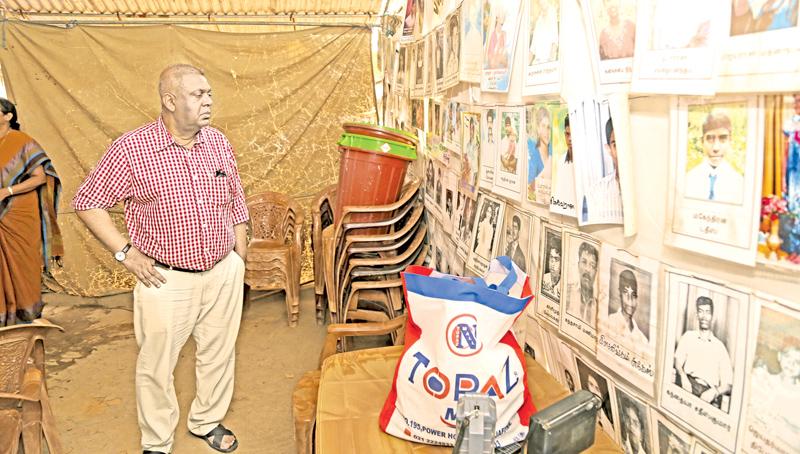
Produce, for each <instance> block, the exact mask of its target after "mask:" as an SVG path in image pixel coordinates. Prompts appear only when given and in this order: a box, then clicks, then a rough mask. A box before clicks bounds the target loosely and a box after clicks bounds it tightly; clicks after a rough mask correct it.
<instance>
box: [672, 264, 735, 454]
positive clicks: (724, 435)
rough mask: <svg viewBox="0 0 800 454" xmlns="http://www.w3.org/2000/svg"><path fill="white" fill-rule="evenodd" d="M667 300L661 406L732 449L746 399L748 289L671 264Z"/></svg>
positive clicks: (718, 442) (709, 437) (727, 448)
mask: <svg viewBox="0 0 800 454" xmlns="http://www.w3.org/2000/svg"><path fill="white" fill-rule="evenodd" d="M666 300H667V301H666V303H667V312H668V313H667V323H666V328H665V329H666V342H665V351H664V355H663V357H664V358H663V359H664V362H663V365H662V367H661V372H662V373H661V387H660V389H661V399H660V400H661V407H662V408H663V409H664V410H665V411H667V412H669V413H670V414H671V415H673V416H675V417H676V418H678V419H679V420H680V421H682V422H683V423H685V424H686V425H688V426H689V427H692V428H693V429H694V430H696V431H698V432H700V433H703V434H705V435H706V436H707V437H708V439H709V440H714V441H715V442H716V443H717V444H719V445H720V446H721V447H722V448H724V449H726V450H729V451H733V449H734V447H735V446H736V441H737V434H738V430H739V420H740V416H741V410H742V403H743V400H744V399H743V392H744V373H745V370H746V369H747V364H745V355H746V346H747V338H748V334H747V328H748V325H747V320H748V315H749V303H750V295H749V294H748V293H744V292H741V291H738V290H736V289H733V288H730V287H727V286H724V285H721V284H715V283H713V282H712V281H711V280H708V279H704V278H699V277H695V276H689V275H687V274H684V273H683V272H680V271H677V270H668V271H667V273H666Z"/></svg>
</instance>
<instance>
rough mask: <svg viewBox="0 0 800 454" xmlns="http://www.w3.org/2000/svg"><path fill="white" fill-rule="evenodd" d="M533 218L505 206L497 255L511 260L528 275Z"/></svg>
mask: <svg viewBox="0 0 800 454" xmlns="http://www.w3.org/2000/svg"><path fill="white" fill-rule="evenodd" d="M532 223H533V216H532V215H530V214H528V213H526V212H524V211H522V210H521V209H519V208H517V207H515V206H513V205H507V206H506V213H505V220H504V222H503V231H502V233H503V236H502V239H501V241H500V245H501V247H500V250H499V251H498V255H505V256H508V257H510V258H511V260H512V261H513V262H514V264H515V265H517V266H518V267H519V269H520V270H522V271H524V272H525V273H527V274H528V275H530V274H531V273H532V270H530V269H529V265H530V255H531V251H532V248H531V224H532Z"/></svg>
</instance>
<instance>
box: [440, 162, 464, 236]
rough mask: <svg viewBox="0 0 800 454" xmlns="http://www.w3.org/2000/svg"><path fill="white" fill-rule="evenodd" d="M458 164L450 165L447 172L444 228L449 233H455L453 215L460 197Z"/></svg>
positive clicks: (443, 205) (442, 210) (442, 211)
mask: <svg viewBox="0 0 800 454" xmlns="http://www.w3.org/2000/svg"><path fill="white" fill-rule="evenodd" d="M456 167H457V166H450V167H449V168H448V169H447V173H446V174H445V183H444V196H443V200H442V206H441V207H440V210H441V213H442V229H443V230H444V232H445V233H446V234H448V235H451V234H452V233H453V217H454V214H455V207H456V203H457V202H458V201H457V200H456V199H457V197H458V186H459V176H458V169H457V168H456Z"/></svg>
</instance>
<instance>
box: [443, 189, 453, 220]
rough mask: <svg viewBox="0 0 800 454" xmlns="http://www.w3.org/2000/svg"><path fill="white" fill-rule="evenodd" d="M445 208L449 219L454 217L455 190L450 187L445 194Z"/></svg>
mask: <svg viewBox="0 0 800 454" xmlns="http://www.w3.org/2000/svg"><path fill="white" fill-rule="evenodd" d="M444 210H445V215H446V216H447V219H452V218H453V190H452V189H450V188H448V189H447V190H446V191H445V195H444Z"/></svg>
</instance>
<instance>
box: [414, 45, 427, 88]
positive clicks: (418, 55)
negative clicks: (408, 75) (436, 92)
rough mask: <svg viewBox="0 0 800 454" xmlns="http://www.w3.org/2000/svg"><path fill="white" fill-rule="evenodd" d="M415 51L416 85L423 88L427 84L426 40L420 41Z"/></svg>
mask: <svg viewBox="0 0 800 454" xmlns="http://www.w3.org/2000/svg"><path fill="white" fill-rule="evenodd" d="M414 49H415V50H414V67H415V68H416V69H415V71H414V84H415V85H416V86H421V85H423V84H424V83H425V68H426V66H425V40H421V41H419V42H418V43H417V45H416V46H415V48H414Z"/></svg>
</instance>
